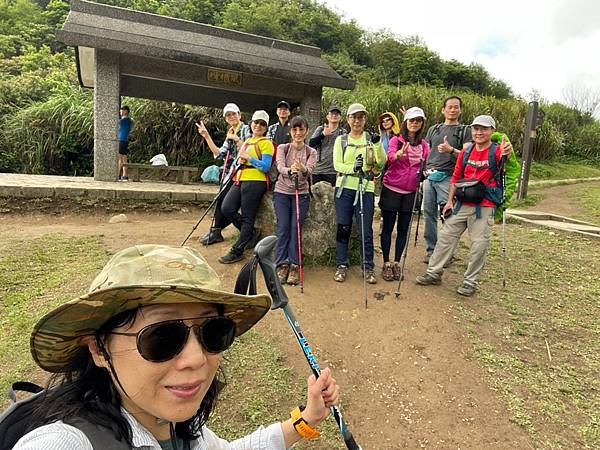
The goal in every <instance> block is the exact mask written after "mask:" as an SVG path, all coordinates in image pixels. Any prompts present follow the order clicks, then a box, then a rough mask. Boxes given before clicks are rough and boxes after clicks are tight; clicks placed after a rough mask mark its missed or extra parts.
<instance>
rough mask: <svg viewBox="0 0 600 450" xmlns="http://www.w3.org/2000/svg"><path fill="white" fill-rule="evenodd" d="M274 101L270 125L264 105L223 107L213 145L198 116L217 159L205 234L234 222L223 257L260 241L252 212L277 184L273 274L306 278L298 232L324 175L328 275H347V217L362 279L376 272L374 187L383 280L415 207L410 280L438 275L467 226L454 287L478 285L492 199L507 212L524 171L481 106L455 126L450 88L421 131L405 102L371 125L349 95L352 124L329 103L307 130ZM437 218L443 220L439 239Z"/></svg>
mask: <svg viewBox="0 0 600 450" xmlns="http://www.w3.org/2000/svg"><path fill="white" fill-rule="evenodd" d="M276 106H277V119H278V120H277V121H276V122H275V123H274V124H272V125H271V126H269V125H268V124H269V115H268V114H267V112H266V111H263V110H260V111H256V112H255V113H254V114H253V116H252V120H251V123H250V126H248V125H246V124H244V123H243V122H242V121H241V113H240V109H239V108H238V106H237V105H235V104H234V103H228V104H227V105H226V106H225V108H224V109H223V117H224V119H225V121H226V122H227V125H228V127H229V128H228V131H227V135H226V137H225V141H224V142H223V144H222V145H221V146H220V147H218V146H217V145H216V144H215V143H214V141H213V139H212V137H211V136H210V133H209V132H208V130H207V129H206V127H205V126H204V124H203V123H202V122H200V123H198V124H197V127H198V131H199V133H200V134H201V135H202V137H203V138H204V139H205V140H206V143H207V145H208V147H209V149H210V150H211V151H212V153H213V155H214V157H215V158H219V159H223V160H224V164H223V172H222V176H221V189H220V191H219V194H218V197H217V201H216V203H215V213H214V218H213V223H212V225H211V227H210V230H209V231H208V233H206V234H205V235H204V236H202V237H201V238H200V242H201V243H203V244H204V245H211V244H214V243H217V242H222V241H223V240H224V239H223V236H222V234H221V232H222V230H223V229H224V228H225V227H227V226H228V225H229V224H231V223H232V224H233V225H234V226H235V227H236V228H237V229H238V230H239V231H240V234H239V237H238V239H237V241H236V242H235V243H234V245H233V246H232V247H231V249H230V250H229V252H228V253H227V254H225V255H223V256H221V257H220V258H219V262H221V263H224V264H229V263H234V262H237V261H240V260H242V259H243V258H244V250H246V249H248V248H252V247H253V246H254V245H255V244H256V242H257V241H258V239H259V238H260V229H259V228H258V227H256V226H255V219H256V215H257V212H258V209H259V206H260V202H261V200H262V198H263V196H264V194H265V193H266V192H267V191H268V190H269V189H270V188H272V189H273V204H274V210H275V216H276V220H277V225H276V230H277V231H276V233H277V237H278V242H277V248H276V254H275V262H276V264H277V273H278V276H279V279H280V281H281V282H282V283H287V284H290V285H296V284H298V283H299V282H301V281H302V280H301V278H302V277H301V260H302V254H301V240H302V233H301V232H302V227H303V224H304V221H305V220H306V217H307V214H308V210H309V205H310V200H311V196H310V185H311V184H315V183H318V182H326V183H329V184H331V185H332V186H333V187H334V189H335V194H334V195H335V215H336V236H335V246H336V270H335V273H334V276H333V278H334V280H335V281H337V282H344V281H345V280H346V277H347V275H348V268H349V266H350V259H349V255H348V252H349V244H350V240H351V235H352V223H353V219H354V223H355V226H356V229H357V235H358V239H359V240H360V252H361V258H362V268H363V277H364V279H365V281H366V283H369V284H375V283H376V282H377V277H376V274H375V262H374V242H373V218H374V213H375V201H376V192H378V191H379V190H380V195H379V201H378V206H379V209H380V211H381V230H380V244H381V250H382V253H383V265H382V270H381V278H383V280H385V281H400V280H401V278H403V267H402V265H401V260H402V257H403V255H404V257H405V255H406V248H407V245H408V244H407V242H408V235H409V233H410V226H411V221H412V217H413V214H414V213H415V212H419V211H421V210H422V213H423V216H424V222H425V223H424V225H425V231H424V237H425V242H426V254H425V255H424V256H425V258H424V262H425V263H427V264H428V267H427V270H426V272H425V273H424V274H423V275H422V276H419V277H417V279H416V282H417V283H418V284H420V285H428V284H440V283H441V276H442V273H443V269H444V268H445V267H448V265H450V264H451V263H452V261H453V258H454V253H455V251H456V246H457V243H458V240H459V239H460V237H461V235H462V234H463V232H464V231H465V229H468V230H469V236H470V240H471V249H470V255H469V263H468V267H467V270H466V272H465V274H464V281H463V283H462V284H461V285H460V286H459V287H458V289H457V292H458V293H459V294H461V295H465V296H471V295H473V294H474V293H475V291H476V287H477V280H478V278H479V275H480V273H481V270H482V269H483V266H484V261H485V255H486V253H487V248H488V245H489V241H490V237H491V232H492V226H493V223H494V216H495V214H496V211H497V210H499V208H500V210H499V213H500V214H501V213H502V211H501V206H502V205H503V202H504V199H505V197H506V195H504V194H506V193H508V192H505V190H506V191H511V192H510V194H512V190H511V189H514V182H515V181H516V174H515V171H517V172H518V170H519V167H518V162H516V158H515V157H514V154H513V153H512V145H511V143H510V141H509V140H508V138H507V137H506V136H505V135H503V134H501V133H497V132H496V123H495V120H494V119H493V118H492V117H491V116H489V115H480V116H477V117H475V118H474V119H473V121H472V122H471V124H470V125H463V124H460V122H459V118H460V115H461V112H462V100H461V98H460V97H458V96H451V97H448V98H447V99H445V100H444V103H443V105H442V109H441V112H442V115H443V116H444V122H442V123H439V124H436V125H433V126H430V127H429V129H428V130H427V132H425V123H426V120H427V118H426V117H425V113H424V112H423V110H422V109H421V108H419V107H411V108H408V109H405V108H402V111H401V114H402V121H401V122H400V120H399V119H398V117H397V116H396V114H395V113H393V112H389V111H388V112H384V113H383V114H380V115H379V116H378V117H377V128H378V130H377V132H368V131H366V129H365V125H366V122H367V114H368V111H367V110H366V108H365V107H364V106H363V105H362V104H360V103H353V104H351V105H349V107H348V109H347V110H346V114H345V116H346V125H347V126H344V125H343V124H342V117H343V112H342V109H341V108H340V107H339V106H337V105H332V106H330V107H329V108H328V109H327V115H326V122H325V123H324V124H323V125H321V126H319V127H317V128H316V129H315V130H314V132H313V133H312V136H311V137H310V138H309V139H307V133H308V123H307V121H306V120H305V119H304V118H303V117H302V116H295V117H292V118H291V119H290V116H291V106H290V104H289V103H288V102H287V101H285V100H282V101H280V102H279V103H278V104H277V105H276ZM307 141H308V142H307ZM504 172H510V174H509V173H506V175H508V180H509V182H508V183H506V181H505V180H506V179H507V176H501V174H504ZM273 174H275V175H274V176H273ZM504 184H510V185H511V186H512V187H509V186H504ZM421 197H422V198H421ZM421 200H422V201H421ZM440 220H443V221H444V225H443V228H442V230H441V231H440V236H439V239H438V225H439V224H438V222H439V221H440ZM394 228H395V229H396V238H395V242H394V244H395V247H394V252H393V255H392V254H391V253H392V236H393V231H394Z"/></svg>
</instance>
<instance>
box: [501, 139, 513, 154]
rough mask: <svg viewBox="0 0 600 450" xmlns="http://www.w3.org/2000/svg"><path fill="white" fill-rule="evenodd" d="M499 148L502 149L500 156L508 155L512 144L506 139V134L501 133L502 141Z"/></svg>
mask: <svg viewBox="0 0 600 450" xmlns="http://www.w3.org/2000/svg"><path fill="white" fill-rule="evenodd" d="M500 148H501V149H502V156H508V155H510V152H511V151H512V144H511V143H510V142H509V141H507V140H506V135H502V143H501V144H500Z"/></svg>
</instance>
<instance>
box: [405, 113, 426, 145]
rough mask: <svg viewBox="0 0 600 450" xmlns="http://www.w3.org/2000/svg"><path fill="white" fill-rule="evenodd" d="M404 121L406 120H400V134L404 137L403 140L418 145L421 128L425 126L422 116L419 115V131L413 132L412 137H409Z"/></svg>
mask: <svg viewBox="0 0 600 450" xmlns="http://www.w3.org/2000/svg"><path fill="white" fill-rule="evenodd" d="M406 122H407V121H406V120H403V121H402V125H401V126H400V134H401V135H402V136H403V137H404V140H405V141H406V142H408V143H410V145H419V144H420V143H421V139H422V138H421V136H422V134H423V128H425V120H423V118H422V117H421V128H419V131H417V132H416V133H415V138H414V139H411V138H410V136H409V135H408V125H407V124H406Z"/></svg>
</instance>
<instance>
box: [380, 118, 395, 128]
mask: <svg viewBox="0 0 600 450" xmlns="http://www.w3.org/2000/svg"><path fill="white" fill-rule="evenodd" d="M381 126H382V127H383V129H384V130H385V131H390V130H391V129H392V127H393V126H394V121H393V120H392V118H391V117H390V116H385V117H384V118H383V119H381Z"/></svg>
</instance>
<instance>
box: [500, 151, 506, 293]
mask: <svg viewBox="0 0 600 450" xmlns="http://www.w3.org/2000/svg"><path fill="white" fill-rule="evenodd" d="M506 158H507V156H506V155H503V156H502V158H500V170H501V171H502V289H506V167H505V166H506Z"/></svg>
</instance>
